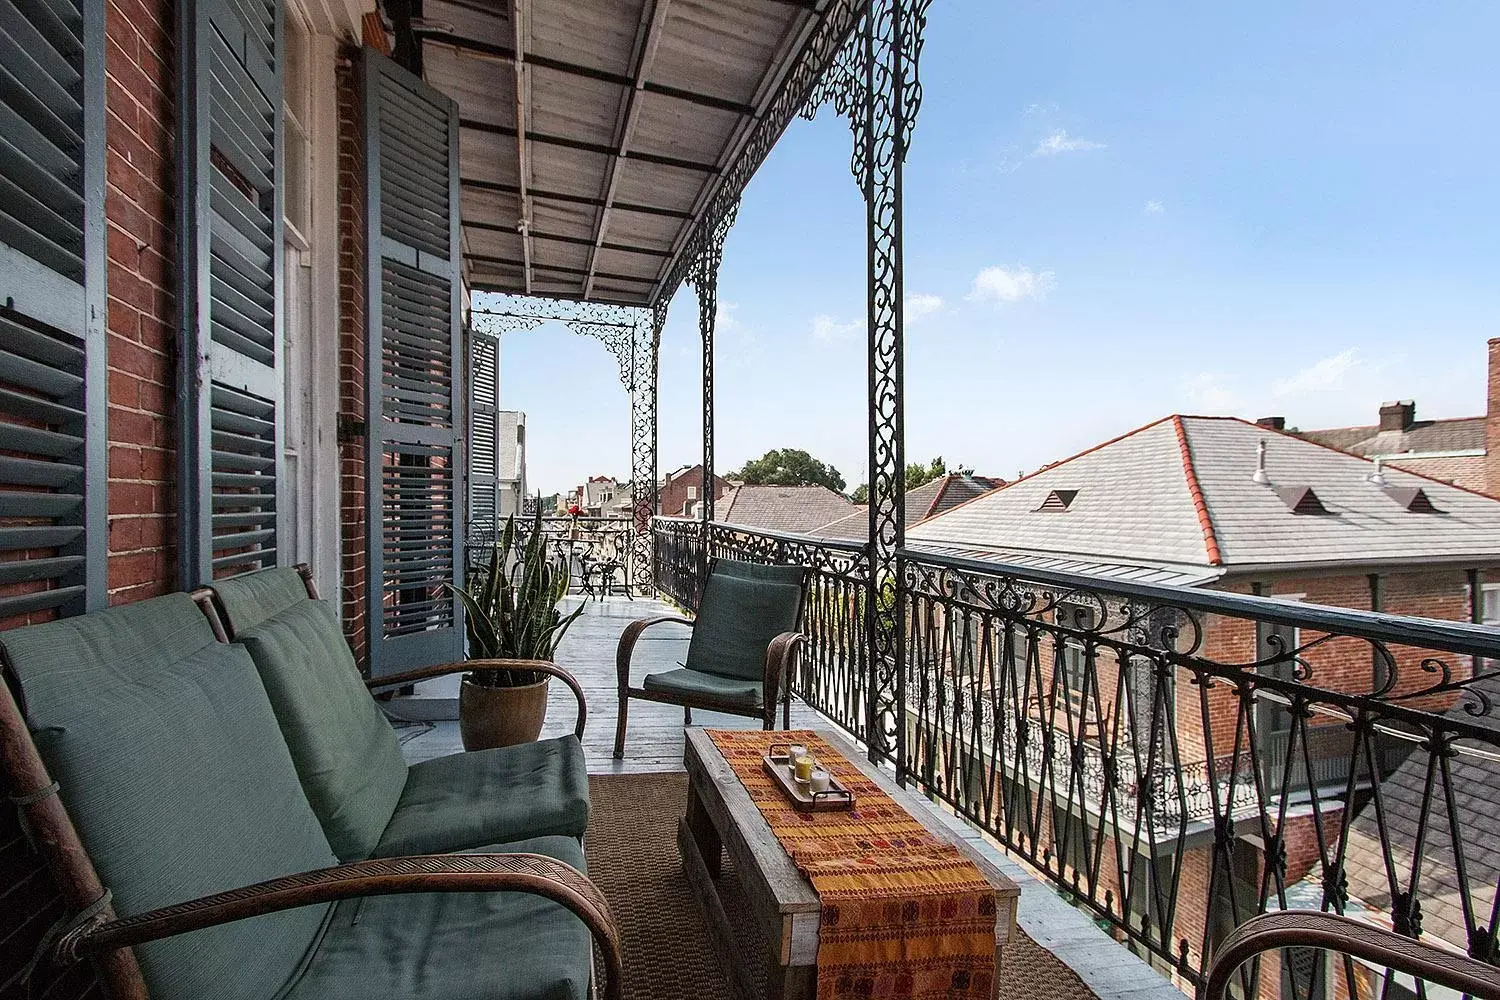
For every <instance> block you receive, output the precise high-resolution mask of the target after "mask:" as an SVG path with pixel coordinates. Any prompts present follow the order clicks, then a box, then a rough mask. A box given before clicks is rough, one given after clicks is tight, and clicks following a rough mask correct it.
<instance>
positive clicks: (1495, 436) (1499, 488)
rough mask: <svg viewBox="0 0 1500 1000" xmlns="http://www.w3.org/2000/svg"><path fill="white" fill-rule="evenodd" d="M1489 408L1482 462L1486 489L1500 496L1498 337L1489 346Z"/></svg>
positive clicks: (1499, 373)
mask: <svg viewBox="0 0 1500 1000" xmlns="http://www.w3.org/2000/svg"><path fill="white" fill-rule="evenodd" d="M1489 373H1490V374H1489V382H1488V386H1489V392H1488V394H1487V397H1488V400H1489V406H1488V407H1487V408H1486V410H1485V418H1484V462H1485V478H1486V480H1487V481H1488V486H1487V489H1488V491H1489V493H1490V494H1491V495H1493V496H1500V337H1495V338H1494V339H1493V340H1491V341H1490V344H1489Z"/></svg>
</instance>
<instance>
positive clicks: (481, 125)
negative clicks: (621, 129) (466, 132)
mask: <svg viewBox="0 0 1500 1000" xmlns="http://www.w3.org/2000/svg"><path fill="white" fill-rule="evenodd" d="M458 126H459V128H466V129H472V130H473V131H475V132H488V133H489V134H490V135H503V136H507V137H512V138H513V137H515V135H516V130H515V129H513V128H511V127H510V126H509V125H495V124H492V123H490V122H482V121H478V120H477V119H474V118H460V119H459V120H458ZM526 138H527V139H528V140H530V141H531V142H539V143H541V144H542V145H544V146H561V147H562V148H564V149H577V150H580V151H582V152H585V153H598V154H599V155H601V156H618V157H622V158H624V159H627V160H640V161H641V162H642V163H656V164H659V165H661V166H664V167H677V168H678V169H679V170H692V171H696V172H697V173H700V174H710V175H712V174H717V173H718V172H719V165H718V164H717V163H703V162H701V161H699V160H684V159H682V158H681V157H677V156H662V155H660V154H658V153H636V152H630V151H628V150H622V149H620V147H619V146H613V145H609V144H607V143H602V142H590V141H588V140H587V139H574V138H572V137H570V136H566V135H546V134H544V133H541V132H532V131H528V132H527V133H526Z"/></svg>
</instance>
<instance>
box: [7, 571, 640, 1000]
mask: <svg viewBox="0 0 1500 1000" xmlns="http://www.w3.org/2000/svg"><path fill="white" fill-rule="evenodd" d="M0 665H3V668H4V670H3V673H4V683H0V783H3V786H4V787H5V789H6V790H7V792H8V793H9V794H10V795H11V796H12V798H13V799H14V801H15V802H16V804H17V805H18V806H19V807H20V808H21V810H22V815H23V818H24V821H25V824H26V826H27V827H28V829H29V830H30V832H31V834H32V837H33V840H34V842H35V843H36V845H37V847H38V850H39V851H40V853H41V854H42V856H43V859H44V861H45V862H46V864H47V865H48V867H49V868H50V869H51V871H52V873H53V875H54V878H55V880H56V882H57V884H58V885H59V887H60V888H61V890H62V896H63V900H64V903H65V905H66V907H67V910H66V912H67V915H68V916H67V919H66V920H64V921H60V922H59V925H58V926H57V927H56V928H54V933H53V934H51V935H49V938H48V943H47V944H45V945H44V948H45V949H46V950H45V951H44V952H43V953H42V955H41V956H40V957H41V958H44V959H47V960H49V961H51V962H53V963H59V964H68V963H73V962H76V961H79V960H81V959H85V958H87V959H91V960H93V961H94V962H95V963H96V966H97V967H98V969H99V971H100V972H101V973H102V975H103V977H104V980H105V985H106V986H107V988H108V991H109V995H110V996H112V997H117V998H121V997H123V998H132V1000H134V998H143V997H147V996H150V997H157V998H167V1000H176V998H183V1000H187V998H192V1000H200V998H203V997H215V998H218V1000H273V998H281V1000H314V998H316V1000H345V998H348V1000H368V998H370V997H377V996H393V995H395V996H402V997H406V998H419V1000H427V998H431V1000H438V998H451V997H458V996H462V997H466V998H475V1000H543V998H545V1000H552V998H559V997H561V998H568V1000H584V998H585V997H586V996H587V995H588V992H589V981H590V978H591V975H592V971H591V970H592V969H593V958H592V955H593V951H594V949H595V948H596V947H597V948H598V950H599V953H600V954H601V955H602V957H603V962H602V968H603V971H604V973H605V976H604V979H605V983H604V986H605V991H606V994H607V995H608V996H610V997H618V996H620V989H621V985H620V979H619V974H620V951H619V943H618V936H617V934H616V931H615V928H614V925H613V922H612V919H611V917H610V913H609V908H608V906H607V904H606V903H605V901H604V898H603V896H602V895H601V894H600V893H599V891H598V889H597V888H596V887H595V886H594V885H593V884H592V883H591V882H590V881H589V880H588V878H587V877H586V876H585V875H584V874H583V870H584V859H583V854H582V850H581V848H580V846H579V844H578V842H577V841H576V840H575V839H573V838H570V837H537V838H533V839H529V840H522V841H518V842H514V843H495V844H485V845H481V846H480V848H479V850H478V851H476V852H473V853H462V854H449V855H436V854H422V855H417V856H411V857H382V858H376V859H367V860H360V861H356V862H354V863H349V864H340V863H339V859H338V857H337V855H336V854H335V851H334V849H333V847H332V846H331V845H330V843H329V839H328V837H327V836H325V834H324V832H323V829H322V827H321V825H320V823H319V817H317V816H316V815H315V814H314V812H313V809H312V807H311V805H310V804H309V802H308V799H307V797H306V796H305V794H304V793H303V789H302V785H301V784H300V782H299V780H298V775H297V772H296V769H295V768H294V766H293V763H292V758H291V754H290V752H289V750H288V748H287V743H286V741H285V739H284V738H283V736H282V733H281V730H280V728H279V726H278V725H277V721H276V717H275V715H274V713H273V711H272V708H271V704H270V701H269V700H268V698H267V696H266V691H265V688H264V687H263V686H262V684H261V680H260V677H259V676H258V674H257V671H256V669H255V666H254V665H253V664H252V663H251V661H250V657H249V655H248V653H247V652H246V650H245V648H244V647H243V646H240V645H235V644H226V643H222V642H220V641H218V640H217V639H216V637H215V635H214V634H213V631H212V629H211V627H210V625H209V623H208V621H207V619H205V617H204V616H203V615H202V613H201V612H200V611H199V610H198V608H196V607H195V606H194V603H193V601H192V600H191V599H190V598H189V597H188V595H186V594H172V595H168V596H166V597H160V598H155V599H153V600H149V601H143V602H140V603H137V604H131V605H126V606H123V607H119V608H113V609H110V610H108V611H102V612H97V613H94V614H90V615H83V616H79V617H74V618H66V619H62V620H59V621H54V622H48V623H45V624H41V625H31V626H27V627H25V628H19V629H14V630H11V631H7V632H0Z"/></svg>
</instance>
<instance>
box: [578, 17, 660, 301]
mask: <svg viewBox="0 0 1500 1000" xmlns="http://www.w3.org/2000/svg"><path fill="white" fill-rule="evenodd" d="M671 5H672V0H656V2H655V3H651V4H647V6H646V7H645V8H643V9H642V10H641V23H640V28H639V30H638V31H637V32H636V40H635V52H634V53H633V55H632V59H631V63H632V65H633V66H634V67H635V71H634V72H633V73H632V74H631V77H632V85H631V86H630V87H627V88H626V89H625V93H624V94H623V95H622V96H621V98H620V110H619V112H618V114H617V115H616V117H615V146H616V148H618V149H619V150H620V152H621V153H622V154H623V153H624V152H625V151H627V150H628V149H629V148H630V140H631V139H632V138H634V136H635V123H636V112H637V110H639V108H640V100H639V95H640V93H641V91H642V90H643V89H644V88H645V86H646V78H647V77H648V76H650V75H651V64H652V63H653V62H654V61H655V60H656V50H657V47H658V46H660V45H661V38H662V33H663V32H662V29H663V27H664V26H665V25H666V23H667V11H668V9H669V8H670V7H671ZM619 183H620V159H619V157H615V158H614V159H611V160H610V161H609V164H608V165H607V166H606V167H605V168H604V191H603V193H602V194H601V195H600V200H602V201H603V202H604V204H603V206H601V207H600V209H599V211H598V212H597V213H596V215H595V219H594V245H593V247H591V248H590V249H589V259H588V277H587V278H585V279H584V282H583V297H584V298H588V297H589V296H590V295H592V294H593V291H594V271H595V269H596V268H597V267H598V264H599V248H600V246H602V245H603V243H604V237H605V234H606V233H607V232H608V231H609V212H610V208H611V206H612V205H613V203H614V200H615V188H616V187H617V186H618V185H619Z"/></svg>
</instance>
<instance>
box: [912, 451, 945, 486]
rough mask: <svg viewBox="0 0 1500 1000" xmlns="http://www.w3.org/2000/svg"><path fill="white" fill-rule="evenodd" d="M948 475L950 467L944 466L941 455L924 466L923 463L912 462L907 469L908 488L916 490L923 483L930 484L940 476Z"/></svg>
mask: <svg viewBox="0 0 1500 1000" xmlns="http://www.w3.org/2000/svg"><path fill="white" fill-rule="evenodd" d="M947 474H948V467H947V466H946V465H944V464H943V456H942V455H939V456H938V457H937V458H934V459H933V460H932V461H931V462H928V463H927V464H926V465H923V464H922V463H921V462H912V463H911V464H909V465H907V467H906V488H907V489H909V490H914V489H916V488H917V487H918V486H921V485H922V484H923V483H930V482H932V481H933V480H934V479H936V478H938V477H939V476H945V475H947Z"/></svg>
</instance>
